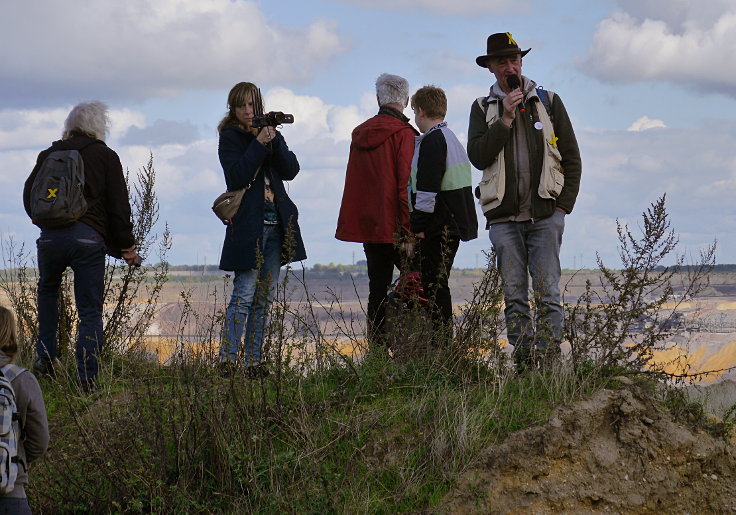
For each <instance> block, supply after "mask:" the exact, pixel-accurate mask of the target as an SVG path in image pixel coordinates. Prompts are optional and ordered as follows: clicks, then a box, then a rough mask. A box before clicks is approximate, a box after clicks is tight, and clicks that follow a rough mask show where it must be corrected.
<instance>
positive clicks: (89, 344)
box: [36, 222, 105, 381]
mask: <svg viewBox="0 0 736 515" xmlns="http://www.w3.org/2000/svg"><path fill="white" fill-rule="evenodd" d="M36 247H37V250H38V276H39V277H38V342H37V343H36V352H37V353H38V355H39V356H44V357H49V358H56V357H57V356H58V355H59V349H58V346H57V341H56V333H57V330H58V324H59V288H60V286H61V279H62V275H63V274H64V270H66V268H67V267H71V269H72V270H73V271H74V300H75V303H76V306H77V313H78V315H79V330H78V333H77V349H76V357H77V373H78V374H79V379H80V380H82V381H92V380H94V379H95V378H96V377H97V371H98V365H97V354H98V352H99V351H100V349H102V346H103V343H104V340H103V332H102V303H103V296H104V288H105V242H104V240H103V238H102V236H101V235H100V233H98V232H97V231H95V230H94V229H93V228H92V227H90V226H89V225H87V224H84V223H82V222H75V223H74V224H72V225H69V226H66V227H59V228H53V229H51V228H44V229H41V237H40V238H38V240H37V241H36Z"/></svg>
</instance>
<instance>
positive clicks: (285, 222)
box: [218, 127, 307, 271]
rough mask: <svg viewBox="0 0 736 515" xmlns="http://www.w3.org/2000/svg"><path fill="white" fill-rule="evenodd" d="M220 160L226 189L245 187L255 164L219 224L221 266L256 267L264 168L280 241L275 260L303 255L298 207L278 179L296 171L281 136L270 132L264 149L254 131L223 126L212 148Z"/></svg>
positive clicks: (283, 179)
mask: <svg viewBox="0 0 736 515" xmlns="http://www.w3.org/2000/svg"><path fill="white" fill-rule="evenodd" d="M218 155H219V156H220V164H221V165H222V169H223V171H224V172H225V183H226V184H227V189H228V191H235V190H238V189H240V188H244V187H246V186H247V185H248V184H249V183H250V181H251V180H252V179H253V175H254V174H255V173H256V171H257V170H258V167H259V166H261V171H260V172H259V173H258V176H257V177H256V179H255V181H254V182H253V185H252V186H251V188H250V189H249V190H248V191H247V192H246V193H245V195H244V196H243V202H242V204H241V205H240V209H239V210H238V212H237V213H236V214H235V216H234V217H233V223H232V224H231V225H228V226H227V229H226V230H225V243H224V245H223V246H222V256H221V258H220V269H221V270H228V271H233V270H251V269H253V268H256V255H257V253H256V250H257V249H258V248H260V241H259V240H260V239H261V238H262V237H263V209H264V198H263V195H264V193H263V190H264V182H263V175H264V173H267V174H269V177H270V180H271V190H272V191H273V193H274V197H275V201H276V208H277V210H278V213H279V220H280V222H281V227H282V228H283V230H284V240H283V242H282V245H281V264H282V265H283V264H286V263H290V262H292V261H300V260H302V259H306V258H307V254H306V251H305V250H304V243H303V242H302V236H301V233H300V231H299V224H298V217H299V213H298V211H297V209H296V205H294V203H293V202H292V201H291V199H290V198H289V196H288V195H287V194H286V189H285V188H284V183H283V181H285V180H286V181H290V180H292V179H293V178H294V177H296V174H298V173H299V162H298V161H297V159H296V156H295V155H294V153H293V152H292V151H290V150H289V147H288V146H287V145H286V141H285V140H284V137H283V136H282V135H281V134H280V133H278V132H277V133H276V137H275V138H274V140H273V142H272V143H271V149H268V148H266V147H264V146H263V145H261V144H260V143H259V142H258V141H256V138H255V136H253V135H252V134H251V133H249V132H247V131H245V130H243V129H240V128H238V127H225V128H224V129H222V131H221V132H220V145H219V148H218Z"/></svg>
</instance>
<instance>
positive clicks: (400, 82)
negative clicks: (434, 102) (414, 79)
mask: <svg viewBox="0 0 736 515" xmlns="http://www.w3.org/2000/svg"><path fill="white" fill-rule="evenodd" d="M376 95H377V96H378V105H379V106H383V105H386V104H400V105H402V106H406V105H407V104H408V103H409V82H408V81H407V80H406V79H405V78H404V77H399V76H398V75H391V74H390V73H384V74H381V76H380V77H378V78H377V79H376Z"/></svg>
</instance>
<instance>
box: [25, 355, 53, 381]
mask: <svg viewBox="0 0 736 515" xmlns="http://www.w3.org/2000/svg"><path fill="white" fill-rule="evenodd" d="M54 361H56V360H54V359H52V358H49V357H48V356H39V357H37V358H36V359H35V361H34V362H33V366H32V367H31V368H32V369H33V373H34V374H36V375H37V376H42V377H56V370H54Z"/></svg>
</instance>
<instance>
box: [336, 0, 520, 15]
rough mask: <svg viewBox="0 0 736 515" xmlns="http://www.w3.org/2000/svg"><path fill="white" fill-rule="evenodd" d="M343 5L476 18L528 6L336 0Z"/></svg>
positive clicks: (466, 0)
mask: <svg viewBox="0 0 736 515" xmlns="http://www.w3.org/2000/svg"><path fill="white" fill-rule="evenodd" d="M336 1H338V2H340V3H344V4H352V5H360V6H363V7H369V8H371V9H378V10H385V11H431V12H433V13H437V14H454V15H461V16H478V15H479V14H482V13H486V12H490V11H493V12H494V13H497V14H498V13H508V12H514V13H518V14H523V13H527V12H529V9H530V7H529V4H528V3H527V2H526V1H525V0H519V1H517V2H513V3H510V2H506V1H504V0H461V1H454V2H452V1H450V2H448V1H447V0H336Z"/></svg>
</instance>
